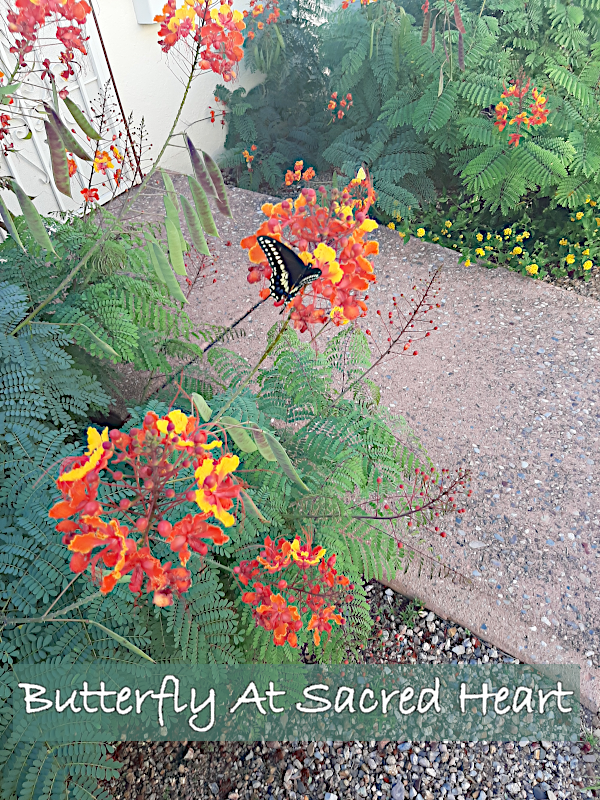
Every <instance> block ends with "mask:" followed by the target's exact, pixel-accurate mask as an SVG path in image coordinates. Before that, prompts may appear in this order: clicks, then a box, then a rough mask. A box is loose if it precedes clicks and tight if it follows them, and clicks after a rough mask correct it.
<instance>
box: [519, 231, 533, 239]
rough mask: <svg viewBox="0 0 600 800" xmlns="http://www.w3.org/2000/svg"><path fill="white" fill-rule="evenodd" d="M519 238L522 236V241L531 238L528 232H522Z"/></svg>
mask: <svg viewBox="0 0 600 800" xmlns="http://www.w3.org/2000/svg"><path fill="white" fill-rule="evenodd" d="M521 236H522V237H523V238H524V239H529V237H530V236H531V234H530V233H529V231H523V233H522V234H521Z"/></svg>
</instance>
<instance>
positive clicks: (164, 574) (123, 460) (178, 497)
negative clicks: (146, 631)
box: [49, 409, 242, 606]
mask: <svg viewBox="0 0 600 800" xmlns="http://www.w3.org/2000/svg"><path fill="white" fill-rule="evenodd" d="M210 435H212V434H211V432H210V431H207V430H205V429H203V428H202V427H201V426H200V425H199V423H198V420H197V419H196V418H195V417H188V416H186V415H185V414H183V413H182V412H181V411H179V410H177V409H175V410H173V411H171V412H170V413H169V414H167V415H166V416H164V417H158V416H157V415H156V414H155V413H153V412H148V413H147V414H146V416H145V418H144V421H143V426H142V428H139V429H138V428H132V429H131V431H130V432H129V433H123V432H122V431H120V430H112V431H111V432H110V434H109V432H108V428H105V429H104V431H103V432H102V433H100V432H99V431H97V430H96V429H95V428H90V429H89V430H88V450H87V452H86V453H85V454H84V455H83V456H79V457H72V458H67V459H65V461H64V462H63V464H62V466H61V470H60V475H59V477H58V479H57V487H58V488H59V489H60V491H61V494H62V500H61V501H59V502H58V503H57V504H56V505H55V506H54V507H53V508H52V509H51V510H50V512H49V514H50V517H51V518H53V519H57V520H60V522H59V523H58V524H57V526H56V529H57V530H58V531H59V532H60V533H62V534H63V539H62V541H63V544H65V545H66V546H67V547H68V548H69V550H70V551H71V552H72V553H73V555H72V557H71V570H72V571H73V572H76V573H80V572H83V571H84V570H86V569H87V568H88V566H91V568H92V575H93V577H94V578H95V577H96V571H97V570H98V568H99V567H102V577H101V582H100V590H101V591H102V592H103V593H105V594H106V593H108V592H110V591H111V590H112V589H113V588H114V586H115V584H116V583H117V581H118V580H119V579H120V578H121V577H122V576H124V575H127V574H129V573H131V579H130V582H129V588H130V590H131V591H132V592H135V593H141V591H142V583H143V581H144V579H145V578H146V579H147V582H146V587H145V590H146V592H152V593H153V602H154V604H155V605H158V606H167V605H171V604H172V603H173V592H176V593H178V594H181V593H182V592H185V591H187V590H188V589H189V587H190V585H191V573H190V572H189V570H187V569H186V568H185V567H186V564H187V562H188V561H189V559H190V556H191V551H194V552H195V553H198V554H199V555H200V556H205V555H206V554H207V552H208V544H207V542H211V543H212V544H214V545H222V544H225V542H227V541H229V537H228V536H227V535H226V534H225V533H224V532H223V530H222V529H221V528H220V527H219V526H218V525H214V524H209V523H208V522H207V520H208V519H209V518H210V517H214V518H215V519H216V520H217V521H219V522H220V523H221V524H222V525H223V526H224V527H229V526H231V525H233V524H234V522H235V518H234V517H233V515H232V514H231V513H230V511H231V509H232V507H233V502H234V500H235V499H236V498H239V495H240V492H241V490H242V487H241V485H240V484H238V483H236V482H234V480H233V478H232V475H231V473H233V472H234V471H235V469H236V468H237V466H238V465H239V459H238V457H237V456H232V455H229V454H227V453H226V454H224V455H222V456H221V457H220V458H219V459H217V460H214V459H213V458H212V456H211V455H210V454H209V452H208V451H211V450H213V449H215V448H221V447H222V443H221V442H220V441H218V440H214V441H211V442H209V441H208V439H209V436H210ZM190 468H191V469H192V470H193V473H192V475H190V474H189V471H190ZM186 472H187V473H188V477H187V479H186V474H185V473H186ZM102 473H104V478H105V479H104V480H103V481H101V475H102ZM180 473H184V474H182V475H181V474H180ZM106 474H108V475H109V476H110V477H109V479H108V480H106ZM101 483H102V485H103V486H104V487H107V489H105V491H104V492H103V500H102V502H100V501H99V500H98V491H99V487H100V485H101ZM186 484H187V485H186ZM117 498H118V499H117ZM184 503H190V504H195V505H196V506H198V507H199V508H200V511H201V512H202V513H200V514H191V513H188V514H187V515H186V516H184V517H183V519H179V520H178V521H177V522H175V523H174V524H173V523H171V522H170V521H169V520H168V519H166V516H167V515H169V516H170V515H172V514H173V512H174V511H175V510H176V509H177V508H178V507H180V506H182V505H183V504H184ZM107 516H109V519H106V517H107ZM153 531H156V533H157V534H158V536H159V537H160V539H159V540H162V541H164V542H165V543H166V544H168V545H169V547H170V550H171V551H172V552H173V553H174V554H175V555H176V556H177V557H178V558H179V563H180V566H179V567H176V568H173V567H172V562H171V561H169V562H167V563H165V564H162V563H161V562H160V560H159V559H158V558H156V557H155V556H154V555H153V554H152V551H151V549H150V541H151V539H152V538H154V539H156V536H154V537H152V536H151V534H152V532H153ZM94 551H96V552H95V553H94ZM105 570H109V571H108V572H106V571H105Z"/></svg>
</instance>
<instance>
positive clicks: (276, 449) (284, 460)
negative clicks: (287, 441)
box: [263, 431, 310, 492]
mask: <svg viewBox="0 0 600 800" xmlns="http://www.w3.org/2000/svg"><path fill="white" fill-rule="evenodd" d="M263 435H264V437H265V439H266V440H267V443H268V445H269V447H270V448H271V450H272V451H273V455H274V456H275V458H276V459H277V463H278V464H279V466H280V467H281V469H282V470H283V471H284V473H285V474H286V475H287V476H288V478H289V479H290V480H291V481H294V483H297V484H298V486H301V487H302V488H303V489H305V490H306V491H307V492H309V491H310V489H309V488H308V486H307V485H306V484H305V483H304V482H303V480H302V478H301V477H300V475H298V473H297V472H296V468H295V467H294V465H293V464H292V462H291V461H290V457H289V456H288V454H287V453H286V452H285V449H284V448H283V445H281V444H280V443H279V442H278V441H277V439H276V438H275V437H274V436H273V434H272V433H269V432H268V431H263Z"/></svg>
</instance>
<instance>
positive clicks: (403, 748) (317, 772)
mask: <svg viewBox="0 0 600 800" xmlns="http://www.w3.org/2000/svg"><path fill="white" fill-rule="evenodd" d="M369 599H370V602H371V610H372V614H373V618H374V620H375V621H376V622H375V629H374V635H373V638H372V639H371V641H370V642H369V645H368V648H367V650H366V651H365V661H367V662H370V663H387V662H389V661H401V662H404V663H415V662H417V661H418V662H419V663H432V664H433V663H435V664H441V663H451V664H458V663H473V662H476V663H482V664H483V663H493V662H499V661H505V662H508V663H514V661H515V659H513V658H512V657H511V656H509V655H508V654H507V653H503V652H502V651H499V650H498V649H497V648H495V647H492V646H491V645H489V644H487V643H486V642H484V641H481V640H479V639H477V638H476V637H475V636H473V635H472V634H471V633H470V632H468V631H466V630H465V629H464V628H461V627H458V626H456V625H454V624H453V623H451V622H448V621H447V620H443V619H441V618H440V617H437V616H436V615H435V614H433V612H428V611H427V610H422V611H416V610H414V604H411V605H409V604H408V601H407V599H406V598H404V597H402V596H401V595H399V594H397V593H394V592H392V590H390V589H385V587H383V586H382V585H381V584H378V583H373V584H371V586H370V591H369ZM583 722H584V725H586V727H587V729H588V730H589V732H590V733H591V734H592V736H594V735H595V737H596V738H597V739H600V718H598V717H596V718H592V717H591V716H590V715H589V714H585V715H584V720H583ZM597 748H598V745H597V744H596V745H595V746H594V747H590V745H589V744H588V743H586V742H585V741H581V742H579V743H578V744H577V745H573V744H571V743H563V744H560V743H556V742H554V743H553V742H528V741H526V740H524V741H521V742H509V743H500V742H404V743H397V742H389V741H388V742H386V741H383V742H373V741H372V742H333V741H327V742H310V743H307V742H268V743H267V744H246V743H243V744H239V743H228V744H217V743H212V742H210V743H200V742H193V743H190V744H189V745H188V743H187V742H171V743H168V744H165V745H163V744H157V743H154V744H147V743H137V742H129V743H126V744H123V745H121V747H120V749H119V751H118V757H119V759H120V760H122V761H124V762H126V763H125V766H124V768H123V770H122V775H121V779H120V780H118V781H116V780H114V781H111V783H110V784H109V785H108V788H109V789H110V792H111V794H112V796H113V797H115V798H116V800H130V798H136V800H163V798H181V799H182V800H183V799H184V798H186V799H187V798H195V800H215V798H228V799H229V800H262V799H263V798H266V797H281V798H285V800H307V798H308V800H350V798H353V799H354V798H366V797H369V798H371V797H373V798H379V797H383V798H391V800H407V799H408V800H413V798H416V800H437V798H445V797H448V798H457V799H458V798H464V800H466V799H467V798H474V799H476V800H489V798H494V797H498V798H500V797H501V798H526V799H527V800H530V799H531V798H535V800H544V799H546V800H557V798H561V799H563V798H564V799H566V798H569V800H575V798H582V797H592V796H593V795H592V793H591V792H587V791H586V792H584V791H582V787H585V786H587V785H590V784H591V783H592V782H593V776H594V770H595V769H596V764H597V762H598V761H600V759H599V758H598V749H597Z"/></svg>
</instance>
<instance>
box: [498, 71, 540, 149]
mask: <svg viewBox="0 0 600 800" xmlns="http://www.w3.org/2000/svg"><path fill="white" fill-rule="evenodd" d="M530 85H531V80H530V79H527V81H526V82H525V79H524V78H523V76H520V77H519V78H517V79H516V80H514V81H513V82H512V84H511V85H510V86H509V87H508V88H506V86H505V87H504V91H503V92H502V98H503V99H506V100H508V106H507V105H506V103H503V102H502V100H501V101H500V102H499V103H498V105H497V106H496V108H495V112H496V121H495V122H494V125H495V126H496V127H497V128H498V131H499V132H500V133H501V132H502V131H503V130H504V128H505V127H506V126H507V125H516V126H517V130H516V132H515V133H512V134H511V135H510V136H509V138H508V143H509V144H512V145H514V146H515V147H518V146H519V142H520V140H521V138H522V137H523V134H522V133H521V132H520V127H521V125H526V126H527V127H528V128H531V127H533V126H535V125H544V124H545V123H546V122H547V121H548V114H549V113H550V111H549V109H548V107H547V105H546V103H547V102H548V98H547V97H544V95H543V91H544V90H543V89H542V92H539V91H538V90H537V88H535V87H534V88H533V89H532V92H531V96H532V100H533V102H532V103H531V104H530V105H529V108H530V110H531V113H530V114H527V112H526V111H525V110H524V105H525V98H526V96H527V94H528V92H529V87H530ZM511 98H513V99H511ZM515 101H517V102H518V111H517V113H516V114H515V116H514V117H513V118H512V119H511V120H509V119H508V114H509V106H512V105H513V103H514V102H515Z"/></svg>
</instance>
